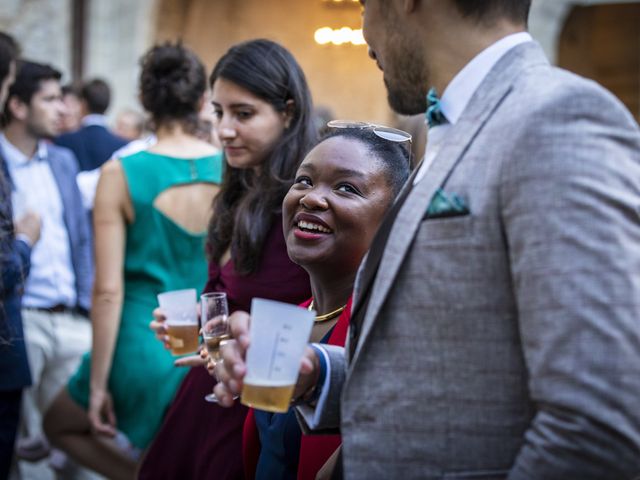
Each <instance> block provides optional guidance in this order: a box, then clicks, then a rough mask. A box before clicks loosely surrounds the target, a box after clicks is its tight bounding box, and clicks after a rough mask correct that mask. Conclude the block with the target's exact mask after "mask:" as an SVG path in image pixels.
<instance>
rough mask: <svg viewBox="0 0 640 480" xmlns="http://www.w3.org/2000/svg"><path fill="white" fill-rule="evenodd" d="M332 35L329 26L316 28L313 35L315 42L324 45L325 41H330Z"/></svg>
mask: <svg viewBox="0 0 640 480" xmlns="http://www.w3.org/2000/svg"><path fill="white" fill-rule="evenodd" d="M332 37H333V30H332V29H331V28H329V27H322V28H319V29H318V30H316V33H315V34H314V36H313V38H314V39H315V41H316V43H319V44H320V45H326V44H327V43H329V42H331V39H332Z"/></svg>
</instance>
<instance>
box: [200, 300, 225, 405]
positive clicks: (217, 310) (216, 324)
mask: <svg viewBox="0 0 640 480" xmlns="http://www.w3.org/2000/svg"><path fill="white" fill-rule="evenodd" d="M200 308H201V309H202V312H201V315H200V318H201V321H202V340H203V343H204V345H205V346H206V348H207V353H208V354H209V358H210V360H211V362H213V363H214V364H215V363H216V362H219V361H220V347H222V345H224V343H225V342H227V341H229V340H230V339H231V330H230V329H229V318H228V317H229V306H228V304H227V294H226V293H223V292H212V293H205V294H203V295H201V296H200ZM204 399H205V400H206V401H207V402H213V403H215V402H217V401H218V399H217V398H216V396H215V394H214V393H210V394H208V395H206V396H205V397H204Z"/></svg>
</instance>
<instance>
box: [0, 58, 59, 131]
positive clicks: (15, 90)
mask: <svg viewBox="0 0 640 480" xmlns="http://www.w3.org/2000/svg"><path fill="white" fill-rule="evenodd" d="M61 78H62V74H61V73H60V72H59V71H58V70H56V69H55V68H53V67H52V66H51V65H47V64H43V63H36V62H32V61H29V60H19V61H18V62H17V64H16V80H15V82H13V85H11V88H10V89H9V95H8V96H7V104H6V105H5V107H4V114H3V116H2V125H3V126H6V125H7V124H8V123H9V122H10V121H11V120H12V118H13V117H12V115H11V111H10V109H9V106H8V105H9V100H10V99H11V98H12V97H17V98H18V100H20V101H21V102H22V103H25V104H27V105H29V104H30V103H31V98H32V97H33V96H34V95H35V94H36V93H37V92H38V91H39V90H40V88H41V82H43V81H46V80H57V81H60V79H61Z"/></svg>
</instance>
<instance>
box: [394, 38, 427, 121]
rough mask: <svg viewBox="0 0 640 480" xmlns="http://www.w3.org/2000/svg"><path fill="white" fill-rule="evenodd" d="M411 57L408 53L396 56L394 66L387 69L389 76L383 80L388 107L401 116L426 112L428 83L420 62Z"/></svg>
mask: <svg viewBox="0 0 640 480" xmlns="http://www.w3.org/2000/svg"><path fill="white" fill-rule="evenodd" d="M408 51H409V50H406V49H405V52H408ZM411 57H412V55H411V54H409V53H405V54H401V55H399V56H397V57H396V58H397V59H398V60H397V61H396V62H395V66H394V67H391V66H390V67H389V71H388V73H389V75H388V77H387V76H386V75H385V78H384V84H385V86H386V87H387V100H388V102H389V105H390V106H391V108H392V109H393V110H394V111H395V112H397V113H400V114H402V115H416V114H418V113H424V112H425V111H426V110H427V99H426V96H427V90H428V89H429V86H428V85H429V82H428V80H425V78H424V73H423V70H424V69H423V68H422V65H421V63H422V62H419V61H418V60H417V58H411ZM403 59H404V60H403Z"/></svg>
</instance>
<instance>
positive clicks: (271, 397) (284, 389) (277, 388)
mask: <svg viewBox="0 0 640 480" xmlns="http://www.w3.org/2000/svg"><path fill="white" fill-rule="evenodd" d="M294 388H295V384H293V385H292V384H288V385H282V384H281V383H280V382H269V381H266V382H265V383H262V382H261V384H252V383H247V382H246V381H245V382H244V386H243V387H242V397H241V399H240V401H241V402H242V403H243V404H244V405H247V406H249V407H253V408H257V409H258V410H265V411H267V412H276V413H285V412H287V410H289V406H290V404H291V396H292V395H293V389H294Z"/></svg>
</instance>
